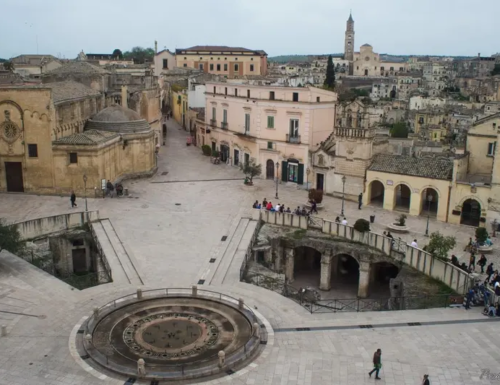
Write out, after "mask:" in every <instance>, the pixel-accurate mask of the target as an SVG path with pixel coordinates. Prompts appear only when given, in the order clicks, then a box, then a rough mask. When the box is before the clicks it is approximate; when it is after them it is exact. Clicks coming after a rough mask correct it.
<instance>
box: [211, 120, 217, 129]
mask: <svg viewBox="0 0 500 385" xmlns="http://www.w3.org/2000/svg"><path fill="white" fill-rule="evenodd" d="M216 125H217V120H215V119H210V126H212V127H214V128H215V127H216Z"/></svg>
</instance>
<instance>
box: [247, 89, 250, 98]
mask: <svg viewBox="0 0 500 385" xmlns="http://www.w3.org/2000/svg"><path fill="white" fill-rule="evenodd" d="M249 97H250V90H247V98H249Z"/></svg>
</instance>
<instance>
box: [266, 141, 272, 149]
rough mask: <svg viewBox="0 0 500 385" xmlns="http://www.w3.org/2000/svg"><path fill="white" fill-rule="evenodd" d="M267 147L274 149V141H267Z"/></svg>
mask: <svg viewBox="0 0 500 385" xmlns="http://www.w3.org/2000/svg"><path fill="white" fill-rule="evenodd" d="M267 149H268V150H272V149H273V142H267Z"/></svg>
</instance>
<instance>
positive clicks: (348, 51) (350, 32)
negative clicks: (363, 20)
mask: <svg viewBox="0 0 500 385" xmlns="http://www.w3.org/2000/svg"><path fill="white" fill-rule="evenodd" d="M344 59H345V60H349V61H353V60H354V20H353V18H352V14H351V13H350V14H349V19H347V27H346V30H345V45H344Z"/></svg>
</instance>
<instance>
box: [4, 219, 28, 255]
mask: <svg viewBox="0 0 500 385" xmlns="http://www.w3.org/2000/svg"><path fill="white" fill-rule="evenodd" d="M23 247H24V242H23V241H22V240H21V234H19V230H18V229H17V226H8V225H6V224H5V223H4V222H3V220H1V219H0V250H2V249H5V250H7V251H10V252H11V253H13V254H17V253H18V252H20V251H21V250H22V249H23Z"/></svg>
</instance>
